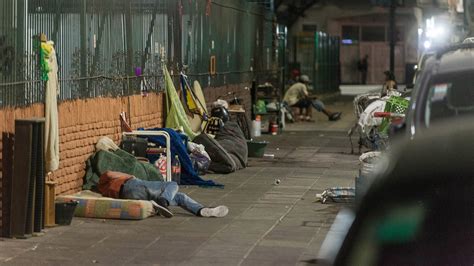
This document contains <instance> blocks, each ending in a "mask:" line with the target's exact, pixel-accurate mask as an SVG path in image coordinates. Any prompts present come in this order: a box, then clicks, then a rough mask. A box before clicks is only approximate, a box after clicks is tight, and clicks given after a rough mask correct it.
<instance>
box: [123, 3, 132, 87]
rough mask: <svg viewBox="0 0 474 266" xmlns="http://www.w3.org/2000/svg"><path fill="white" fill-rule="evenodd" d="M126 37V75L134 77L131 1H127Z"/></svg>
mask: <svg viewBox="0 0 474 266" xmlns="http://www.w3.org/2000/svg"><path fill="white" fill-rule="evenodd" d="M125 37H126V46H127V64H126V73H127V75H129V76H131V75H133V25H132V2H131V1H130V2H129V1H125ZM129 93H130V92H129Z"/></svg>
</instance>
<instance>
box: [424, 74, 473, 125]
mask: <svg viewBox="0 0 474 266" xmlns="http://www.w3.org/2000/svg"><path fill="white" fill-rule="evenodd" d="M473 74H474V73H472V72H471V71H468V72H460V73H455V74H450V75H445V76H438V77H435V80H434V82H432V83H431V86H430V90H429V94H428V98H427V103H426V109H425V123H426V125H427V126H429V125H430V124H431V122H435V121H438V120H442V119H450V118H453V117H454V116H460V115H465V114H466V115H469V114H472V112H473V111H474V87H473V86H472V85H471V84H473V82H474V80H473V78H472V75H473Z"/></svg>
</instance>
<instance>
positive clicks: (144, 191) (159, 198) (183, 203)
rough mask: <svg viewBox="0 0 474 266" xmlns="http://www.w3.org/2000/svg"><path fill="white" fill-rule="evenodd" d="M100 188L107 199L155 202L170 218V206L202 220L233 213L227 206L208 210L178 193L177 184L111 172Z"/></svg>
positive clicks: (159, 209) (158, 209) (160, 210)
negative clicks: (178, 207)
mask: <svg viewBox="0 0 474 266" xmlns="http://www.w3.org/2000/svg"><path fill="white" fill-rule="evenodd" d="M97 189H98V191H99V192H100V193H101V194H102V195H103V196H104V197H111V198H117V199H134V200H149V201H152V203H153V205H154V207H155V209H156V210H157V212H158V213H159V214H160V215H161V216H164V217H166V218H171V217H173V213H172V212H171V211H170V209H169V206H180V207H181V208H183V209H185V210H187V211H189V212H191V213H193V214H194V215H196V216H201V217H224V216H226V215H227V213H228V212H229V209H228V208H227V207H226V206H224V205H221V206H217V207H205V206H204V205H202V204H201V203H198V202H197V201H195V200H193V199H192V198H190V197H189V196H188V195H186V194H184V193H181V192H178V189H179V186H178V184H177V183H176V182H173V181H170V182H168V181H146V180H141V179H139V178H137V177H135V176H132V175H128V174H125V173H121V172H114V171H107V172H105V173H103V174H102V175H101V176H100V179H99V185H98V186H97Z"/></svg>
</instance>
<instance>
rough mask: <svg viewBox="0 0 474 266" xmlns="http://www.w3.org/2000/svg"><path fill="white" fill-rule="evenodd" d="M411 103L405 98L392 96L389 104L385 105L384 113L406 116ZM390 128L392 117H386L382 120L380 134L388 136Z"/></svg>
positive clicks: (388, 101)
mask: <svg viewBox="0 0 474 266" xmlns="http://www.w3.org/2000/svg"><path fill="white" fill-rule="evenodd" d="M409 103H410V101H408V100H407V99H405V98H403V97H399V96H390V98H389V99H388V100H387V103H386V104H385V109H384V112H390V113H397V114H405V113H406V111H407V109H408V104H409ZM389 127H390V117H385V118H384V119H383V120H382V123H381V124H380V127H379V132H380V133H383V134H387V133H388V129H389Z"/></svg>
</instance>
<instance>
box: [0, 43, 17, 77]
mask: <svg viewBox="0 0 474 266" xmlns="http://www.w3.org/2000/svg"><path fill="white" fill-rule="evenodd" d="M14 60H15V48H14V47H13V46H11V45H8V44H7V37H6V36H0V74H3V75H5V76H6V75H10V74H11V73H12V71H13V63H14Z"/></svg>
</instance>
